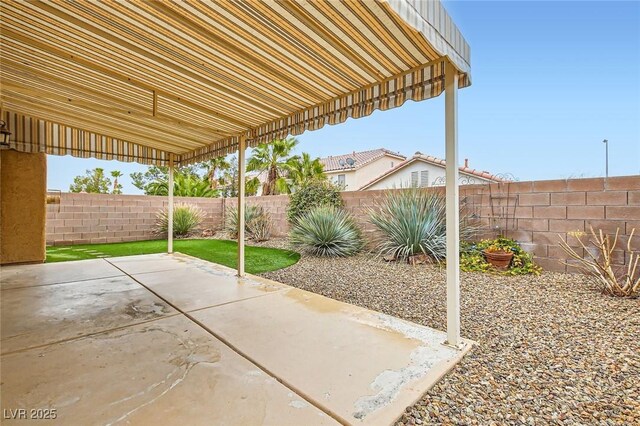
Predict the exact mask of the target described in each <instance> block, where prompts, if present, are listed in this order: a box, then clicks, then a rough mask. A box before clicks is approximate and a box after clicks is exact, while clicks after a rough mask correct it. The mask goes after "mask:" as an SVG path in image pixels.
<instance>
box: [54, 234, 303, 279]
mask: <svg viewBox="0 0 640 426" xmlns="http://www.w3.org/2000/svg"><path fill="white" fill-rule="evenodd" d="M173 250H174V251H177V252H180V253H184V254H188V255H190V256H194V257H199V258H200V259H204V260H208V261H209V262H213V263H219V264H220V265H224V266H228V267H230V268H235V267H236V261H237V258H238V243H236V242H235V241H226V240H174V241H173ZM166 252H167V241H166V240H152V241H135V242H130V243H112V244H85V245H76V246H58V247H47V263H51V262H66V261H69V260H83V259H96V258H100V257H113V256H132V255H136V254H152V253H166ZM299 259H300V255H299V254H298V253H296V252H293V251H288V250H281V249H275V248H268V247H251V246H247V247H246V249H245V269H246V271H247V272H248V273H250V274H260V273H262V272H269V271H275V270H278V269H282V268H286V267H287V266H291V265H293V264H294V263H296V262H297V261H298V260H299Z"/></svg>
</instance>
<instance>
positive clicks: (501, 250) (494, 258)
mask: <svg viewBox="0 0 640 426" xmlns="http://www.w3.org/2000/svg"><path fill="white" fill-rule="evenodd" d="M482 254H483V255H484V257H485V259H487V262H489V263H490V264H491V265H493V266H494V267H495V268H496V269H501V270H504V269H508V268H509V265H511V260H512V259H513V241H511V240H509V239H506V238H497V239H496V240H494V242H493V243H492V244H491V245H490V246H488V247H487V248H485V249H484V250H482Z"/></svg>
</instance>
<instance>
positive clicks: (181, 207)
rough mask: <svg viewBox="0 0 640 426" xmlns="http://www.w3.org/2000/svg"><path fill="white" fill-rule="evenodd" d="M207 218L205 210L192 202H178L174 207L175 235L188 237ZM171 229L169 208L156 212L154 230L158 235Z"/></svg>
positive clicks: (164, 233)
mask: <svg viewBox="0 0 640 426" xmlns="http://www.w3.org/2000/svg"><path fill="white" fill-rule="evenodd" d="M204 218H205V214H204V212H203V211H202V210H201V209H200V208H199V207H197V206H194V205H192V204H176V205H175V206H174V207H173V236H174V237H186V236H188V235H189V234H191V233H193V232H194V231H196V230H197V229H198V227H199V226H200V224H201V223H202V221H203V220H204ZM168 230H169V214H168V209H162V210H160V211H159V212H158V213H157V214H156V225H155V228H154V231H155V233H156V234H158V235H166V234H167V233H168Z"/></svg>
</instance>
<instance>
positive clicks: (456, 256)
mask: <svg viewBox="0 0 640 426" xmlns="http://www.w3.org/2000/svg"><path fill="white" fill-rule="evenodd" d="M444 90H445V101H444V102H445V106H444V108H445V148H446V150H445V151H446V152H445V155H446V158H445V161H446V166H445V168H446V170H445V176H446V178H445V182H446V230H447V237H446V239H447V344H449V345H451V346H455V347H457V346H458V345H460V342H461V340H460V199H459V189H458V185H459V180H458V179H459V178H458V73H457V72H456V70H455V68H454V66H453V64H452V63H451V62H449V61H446V63H445V89H444Z"/></svg>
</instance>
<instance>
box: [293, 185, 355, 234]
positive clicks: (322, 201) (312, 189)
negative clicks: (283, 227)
mask: <svg viewBox="0 0 640 426" xmlns="http://www.w3.org/2000/svg"><path fill="white" fill-rule="evenodd" d="M342 204H343V203H342V197H341V196H340V187H339V186H337V185H335V184H333V183H331V182H329V181H320V180H313V181H311V182H308V183H307V184H306V185H304V186H302V187H301V188H300V189H298V190H297V191H296V192H294V193H293V194H291V196H290V197H289V206H288V207H287V218H288V219H289V222H291V223H293V222H295V221H296V219H297V218H299V217H300V216H302V215H303V214H305V213H306V212H308V211H310V210H311V209H313V208H315V207H318V206H323V205H328V206H333V207H342Z"/></svg>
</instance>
